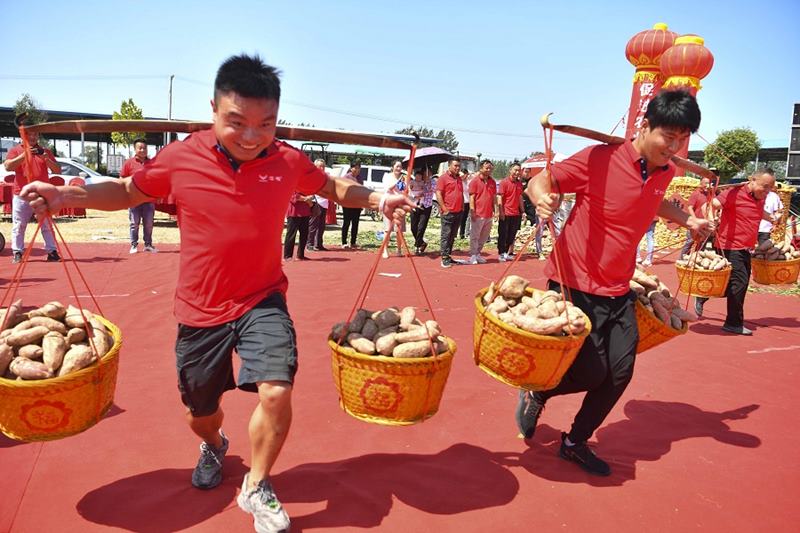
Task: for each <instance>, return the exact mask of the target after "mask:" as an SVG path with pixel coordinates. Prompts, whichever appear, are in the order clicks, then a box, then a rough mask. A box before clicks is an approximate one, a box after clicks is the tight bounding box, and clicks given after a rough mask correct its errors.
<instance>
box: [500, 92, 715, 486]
mask: <svg viewBox="0 0 800 533" xmlns="http://www.w3.org/2000/svg"><path fill="white" fill-rule="evenodd" d="M699 125H700V109H699V108H698V107H697V101H696V100H695V98H694V97H693V96H691V95H689V94H688V93H686V92H680V91H676V92H670V91H663V92H661V93H660V94H659V95H658V96H656V97H655V98H654V99H653V100H652V101H651V102H650V104H649V105H648V107H647V112H646V113H645V118H644V120H643V121H642V127H641V130H640V132H639V135H638V136H637V137H636V138H635V139H634V140H633V142H631V141H626V142H625V143H623V144H617V145H599V146H590V147H588V148H586V149H584V150H581V151H580V152H578V153H577V154H575V155H574V156H572V157H570V158H569V159H567V160H565V161H563V162H560V163H558V164H557V165H554V166H553V168H552V170H551V174H552V175H548V173H547V171H543V172H541V173H539V174H538V175H537V176H536V177H535V178H533V179H532V180H531V182H530V183H529V184H528V194H529V195H530V197H531V198H532V199H533V200H534V202H535V204H536V209H537V213H538V215H539V217H540V220H544V221H547V220H550V218H551V217H552V216H553V213H554V212H555V211H556V210H557V208H558V203H559V199H560V194H563V193H573V192H574V193H575V194H576V201H575V207H574V208H573V210H572V214H571V216H570V217H569V219H568V220H567V222H566V224H565V225H564V228H563V229H562V231H561V233H560V235H559V236H558V239H557V241H556V245H555V248H554V252H553V253H552V254H550V258H549V259H548V261H547V264H546V266H545V274H546V275H547V277H548V278H550V281H549V283H548V287H549V288H550V289H551V290H560V285H559V282H560V283H561V284H563V285H564V286H565V287H566V288H568V289H569V292H568V293H567V297H568V298H570V299H571V300H572V302H573V303H574V304H575V305H577V306H578V307H580V308H581V309H582V310H583V311H584V312H585V313H586V314H587V315H588V317H589V319H590V320H591V323H592V331H591V333H590V335H589V337H588V338H587V339H586V340H585V342H584V343H583V346H582V348H581V350H580V352H579V353H578V355H577V357H576V359H575V362H574V363H573V364H572V366H571V367H570V369H569V370H568V371H567V373H566V374H565V376H564V378H563V379H562V380H561V383H560V384H559V385H558V386H557V387H556V388H554V389H552V390H549V391H544V392H529V391H526V390H522V391H520V394H519V402H518V404H517V410H516V421H517V426H518V427H519V430H520V432H521V433H522V434H523V435H524V437H525V438H531V437H532V436H533V434H534V431H535V429H536V424H537V422H538V419H539V415H540V414H541V412H542V409H543V408H544V405H545V402H546V401H547V400H548V399H549V398H552V397H554V396H558V395H562V394H571V393H576V392H586V396H585V398H584V400H583V404H582V405H581V408H580V410H579V411H578V413H577V415H576V416H575V421H574V423H573V424H572V429H571V430H570V432H569V433H562V435H561V447H560V449H559V455H560V456H561V457H562V458H564V459H566V460H569V461H572V462H575V463H577V464H578V465H579V466H580V467H581V468H583V469H584V470H586V471H587V472H589V473H591V474H595V475H601V476H607V475H609V474H610V473H611V469H610V468H609V466H608V464H606V463H605V462H604V461H603V460H601V459H599V458H598V457H597V456H596V455H594V452H592V450H591V449H589V447H588V446H587V445H586V441H587V440H588V439H589V438H590V437H591V436H592V434H593V433H594V432H595V430H596V429H597V428H598V427H600V425H601V424H602V423H603V420H605V418H606V416H607V415H608V413H609V412H610V411H611V409H612V408H613V407H614V405H615V404H616V403H617V400H619V398H620V397H621V396H622V393H623V392H624V391H625V388H626V387H627V385H628V383H629V382H630V380H631V377H632V376H633V366H634V361H635V356H636V344H637V342H638V340H639V334H638V330H637V327H636V312H635V302H636V298H635V297H634V296H633V293H632V292H631V290H630V288H629V283H628V282H629V280H630V279H631V276H632V275H633V270H634V268H635V261H636V251H637V250H636V248H637V246H638V244H639V241H640V240H641V238H642V235H644V233H645V231H646V230H647V227H648V226H649V225H650V222H651V221H652V220H653V217H654V216H655V215H656V214H658V216H659V217H662V218H666V219H668V220H672V221H674V222H677V223H678V224H680V225H682V226H685V227H688V228H689V229H691V230H692V231H696V232H698V233H699V234H701V235H706V234H708V232H709V231H710V227H711V224H710V223H709V222H708V221H707V220H702V219H698V218H696V217H694V216H693V215H689V214H687V213H685V212H683V211H682V210H681V209H680V208H679V207H676V206H674V205H673V204H672V203H670V202H669V201H665V200H664V193H665V192H666V190H667V185H669V182H670V181H671V180H672V177H673V176H674V174H675V168H674V167H673V166H672V164H671V163H670V158H671V157H672V155H673V154H675V153H676V152H677V151H678V150H679V149H680V147H681V146H682V145H683V144H684V143H685V142H686V140H687V139H688V138H689V135H690V133H691V132H694V131H697V128H698V127H699ZM556 254H558V259H559V262H558V263H557V262H556V261H555V260H554V256H555V255H556Z"/></svg>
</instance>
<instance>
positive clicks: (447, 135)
mask: <svg viewBox="0 0 800 533" xmlns="http://www.w3.org/2000/svg"><path fill="white" fill-rule="evenodd" d="M413 132H417V133H418V134H419V136H420V137H433V138H434V139H441V140H442V142H441V143H440V144H438V145H437V146H439V147H440V148H441V149H442V150H447V151H448V152H451V153H455V152H456V150H457V149H458V139H457V138H456V134H455V133H453V132H452V131H450V130H439V132H438V133H436V132H434V131H433V130H432V129H430V128H426V127H425V126H420V127H419V128H415V127H414V126H408V127H407V128H403V129H402V130H397V131H395V133H399V134H401V135H411V134H412V133H413Z"/></svg>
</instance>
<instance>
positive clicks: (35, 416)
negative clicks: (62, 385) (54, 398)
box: [21, 400, 72, 431]
mask: <svg viewBox="0 0 800 533" xmlns="http://www.w3.org/2000/svg"><path fill="white" fill-rule="evenodd" d="M71 414H72V409H70V408H68V407H67V406H66V405H64V402H48V401H47V400H37V401H35V402H34V403H32V404H28V405H24V406H22V415H21V418H22V421H23V422H25V424H26V425H27V426H28V427H29V428H30V429H32V430H39V431H56V430H59V429H61V428H64V427H66V426H67V424H69V415H71Z"/></svg>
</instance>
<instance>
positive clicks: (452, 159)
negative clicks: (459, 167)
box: [447, 156, 461, 166]
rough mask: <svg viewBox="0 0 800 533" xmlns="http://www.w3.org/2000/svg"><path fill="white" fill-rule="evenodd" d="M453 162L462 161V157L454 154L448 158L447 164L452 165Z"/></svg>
mask: <svg viewBox="0 0 800 533" xmlns="http://www.w3.org/2000/svg"><path fill="white" fill-rule="evenodd" d="M453 163H461V159H459V158H458V157H456V156H453V157H451V158H450V159H448V160H447V166H450V165H452V164H453Z"/></svg>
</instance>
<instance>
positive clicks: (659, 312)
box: [650, 299, 670, 326]
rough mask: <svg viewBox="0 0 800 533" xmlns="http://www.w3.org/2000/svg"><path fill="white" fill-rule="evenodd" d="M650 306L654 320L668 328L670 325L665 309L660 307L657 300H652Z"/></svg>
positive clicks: (667, 312)
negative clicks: (656, 319) (654, 316)
mask: <svg viewBox="0 0 800 533" xmlns="http://www.w3.org/2000/svg"><path fill="white" fill-rule="evenodd" d="M650 304H651V305H652V306H653V313H655V315H656V318H658V319H659V320H660V321H662V322H663V323H664V324H666V325H668V326H669V324H670V318H669V317H670V313H669V311H668V310H667V308H666V307H664V306H663V305H661V302H659V301H658V300H654V299H651V300H650Z"/></svg>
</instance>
